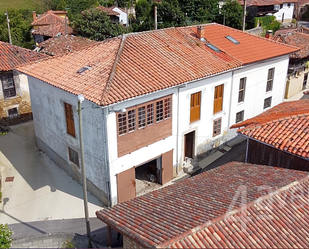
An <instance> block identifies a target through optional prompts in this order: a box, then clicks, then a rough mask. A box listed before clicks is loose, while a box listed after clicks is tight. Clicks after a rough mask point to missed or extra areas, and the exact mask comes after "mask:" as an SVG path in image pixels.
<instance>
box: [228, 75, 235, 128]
mask: <svg viewBox="0 0 309 249" xmlns="http://www.w3.org/2000/svg"><path fill="white" fill-rule="evenodd" d="M233 84H234V71H232V80H231V91H230V92H231V96H230V107H229V114H228V129H229V130H230V127H231V123H230V122H231V106H232V96H233Z"/></svg>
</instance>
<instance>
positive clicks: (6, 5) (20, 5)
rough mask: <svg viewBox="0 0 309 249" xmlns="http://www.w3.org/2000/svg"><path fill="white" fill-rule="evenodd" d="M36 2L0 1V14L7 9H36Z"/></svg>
mask: <svg viewBox="0 0 309 249" xmlns="http://www.w3.org/2000/svg"><path fill="white" fill-rule="evenodd" d="M35 2H36V0H0V13H3V12H5V11H6V10H7V9H16V10H18V9H30V10H32V9H33V10H34V9H35Z"/></svg>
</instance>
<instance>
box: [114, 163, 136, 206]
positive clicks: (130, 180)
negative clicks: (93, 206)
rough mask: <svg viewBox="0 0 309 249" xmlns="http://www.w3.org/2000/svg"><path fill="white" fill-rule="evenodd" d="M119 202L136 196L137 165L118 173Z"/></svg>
mask: <svg viewBox="0 0 309 249" xmlns="http://www.w3.org/2000/svg"><path fill="white" fill-rule="evenodd" d="M117 193H118V203H122V202H125V201H127V200H130V199H132V198H134V197H135V196H136V190H135V167H133V168H131V169H128V170H126V171H123V172H121V173H119V174H117Z"/></svg>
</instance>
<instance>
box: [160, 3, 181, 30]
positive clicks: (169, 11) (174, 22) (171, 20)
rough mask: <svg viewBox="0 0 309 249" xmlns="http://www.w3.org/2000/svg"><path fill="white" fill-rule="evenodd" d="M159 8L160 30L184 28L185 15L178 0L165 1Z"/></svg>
mask: <svg viewBox="0 0 309 249" xmlns="http://www.w3.org/2000/svg"><path fill="white" fill-rule="evenodd" d="M157 8H158V22H159V24H158V27H159V28H167V27H179V26H184V24H185V15H184V13H183V12H182V11H181V9H180V6H179V3H178V1H177V0H163V1H162V2H161V4H158V7H157Z"/></svg>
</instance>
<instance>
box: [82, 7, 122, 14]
mask: <svg viewBox="0 0 309 249" xmlns="http://www.w3.org/2000/svg"><path fill="white" fill-rule="evenodd" d="M114 8H115V7H114V6H113V7H109V8H107V7H104V6H102V5H99V6H97V7H96V8H95V9H97V10H100V11H104V12H105V13H106V14H107V15H108V16H118V15H119V13H118V12H116V11H114V10H113V9H114ZM85 11H89V10H85ZM85 11H82V14H84V13H85Z"/></svg>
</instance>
